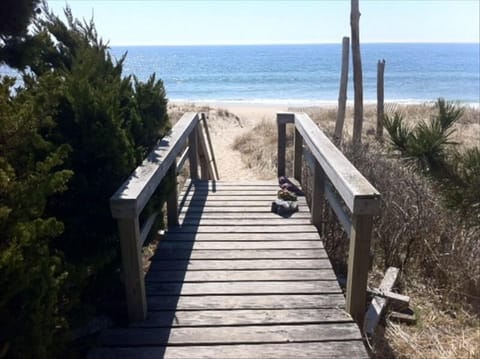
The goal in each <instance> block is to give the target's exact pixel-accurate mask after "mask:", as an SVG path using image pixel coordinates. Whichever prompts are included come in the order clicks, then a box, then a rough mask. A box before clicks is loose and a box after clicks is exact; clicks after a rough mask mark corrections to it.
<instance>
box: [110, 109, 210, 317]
mask: <svg viewBox="0 0 480 359" xmlns="http://www.w3.org/2000/svg"><path fill="white" fill-rule="evenodd" d="M199 124H200V116H199V114H197V113H195V112H187V113H185V114H184V115H183V116H182V118H181V119H180V120H179V121H178V122H177V123H176V124H175V126H174V127H173V128H172V130H171V131H170V133H168V134H167V135H166V136H165V137H164V138H163V139H162V140H161V141H160V142H159V143H158V145H157V146H155V148H154V149H153V150H152V152H150V154H149V155H148V156H147V158H145V160H144V161H143V162H142V164H141V165H140V166H139V167H137V168H136V169H135V171H134V172H133V173H132V174H131V175H130V177H128V179H127V180H126V181H125V182H124V183H123V184H122V185H121V186H120V187H119V188H118V190H117V191H116V192H115V193H114V195H113V196H112V197H111V198H110V209H111V212H112V216H113V218H116V219H117V222H118V231H119V236H120V246H121V252H122V268H123V273H124V277H125V291H126V298H127V307H128V317H129V319H130V321H139V320H144V319H145V318H146V315H147V301H146V296H145V281H144V275H143V263H142V255H141V248H142V245H143V243H144V241H145V239H146V238H147V236H148V233H149V232H150V230H151V228H152V227H153V223H154V221H155V218H156V216H157V214H153V215H151V216H150V217H149V218H148V219H147V220H146V221H145V223H144V225H143V226H142V228H141V227H140V220H139V216H140V213H141V212H142V210H143V209H144V208H145V206H146V205H147V203H148V201H149V200H150V198H151V197H152V195H153V194H154V193H155V191H156V190H157V188H158V186H159V185H160V183H161V181H162V179H163V178H164V177H165V176H166V175H167V174H169V175H171V176H174V177H176V175H177V174H178V172H179V171H180V170H181V168H182V166H183V165H184V163H185V161H186V159H187V156H188V159H189V162H190V177H191V179H193V180H196V179H198V165H199V164H200V167H201V168H202V179H208V174H207V173H206V172H205V171H204V170H203V169H205V168H207V167H208V166H210V167H211V163H212V159H211V158H210V156H209V153H208V151H206V150H205V148H204V147H205V138H204V136H205V135H204V133H203V131H202V130H201V129H200V128H199ZM203 126H204V127H206V126H207V124H206V122H205V121H204V123H203ZM207 141H208V142H210V139H208V140H207ZM199 143H200V146H198V144H199ZM210 146H211V144H210ZM212 153H213V151H212ZM199 154H200V155H201V156H199ZM178 156H180V159H179V161H178V165H177V157H178ZM199 159H200V161H199ZM213 161H214V160H213ZM211 172H212V173H213V171H211ZM167 219H168V225H169V226H174V225H177V224H178V195H177V186H176V185H175V186H174V189H173V191H172V192H171V193H169V194H168V198H167Z"/></svg>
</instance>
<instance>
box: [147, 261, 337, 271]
mask: <svg viewBox="0 0 480 359" xmlns="http://www.w3.org/2000/svg"><path fill="white" fill-rule="evenodd" d="M331 268H332V266H331V264H330V261H329V260H328V259H327V258H322V259H250V260H247V259H237V260H208V259H207V260H206V259H192V260H188V261H187V260H183V261H182V260H154V261H152V263H151V266H150V271H154V270H163V269H171V270H184V269H188V270H217V269H221V270H230V269H331Z"/></svg>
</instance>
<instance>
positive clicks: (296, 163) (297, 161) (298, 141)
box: [293, 128, 303, 183]
mask: <svg viewBox="0 0 480 359" xmlns="http://www.w3.org/2000/svg"><path fill="white" fill-rule="evenodd" d="M302 148H303V138H302V135H300V132H298V130H297V129H296V128H295V137H294V152H293V156H294V160H293V177H294V178H295V179H296V180H297V181H298V182H300V183H301V182H302V152H303V151H302Z"/></svg>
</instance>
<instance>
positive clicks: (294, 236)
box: [166, 232, 320, 242]
mask: <svg viewBox="0 0 480 359" xmlns="http://www.w3.org/2000/svg"><path fill="white" fill-rule="evenodd" d="M166 239H172V240H183V241H185V240H189V241H190V240H192V241H193V240H195V241H199V242H200V241H214V242H215V241H219V242H225V241H238V242H242V241H243V242H246V241H247V242H251V241H291V242H293V241H303V240H320V237H319V236H318V233H315V232H295V233H275V234H274V235H273V234H272V233H222V235H221V236H219V235H217V234H216V233H181V232H176V233H173V232H172V233H169V232H167V233H166Z"/></svg>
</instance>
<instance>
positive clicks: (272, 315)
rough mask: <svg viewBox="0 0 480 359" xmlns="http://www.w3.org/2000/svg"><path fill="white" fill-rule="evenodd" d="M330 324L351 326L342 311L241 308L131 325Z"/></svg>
mask: <svg viewBox="0 0 480 359" xmlns="http://www.w3.org/2000/svg"><path fill="white" fill-rule="evenodd" d="M329 322H337V323H338V322H345V323H352V322H353V320H352V317H350V316H349V315H348V314H347V313H346V312H345V311H344V310H342V309H334V308H333V309H332V308H328V309H326V308H322V309H257V310H252V309H241V310H204V311H196V310H195V311H182V310H178V311H173V310H172V311H159V312H152V313H149V314H148V318H147V320H145V321H143V322H137V323H133V324H132V325H130V327H131V328H156V327H157V328H158V327H202V326H207V325H208V326H212V325H255V324H262V325H266V324H277V325H286V324H314V323H329Z"/></svg>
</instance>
